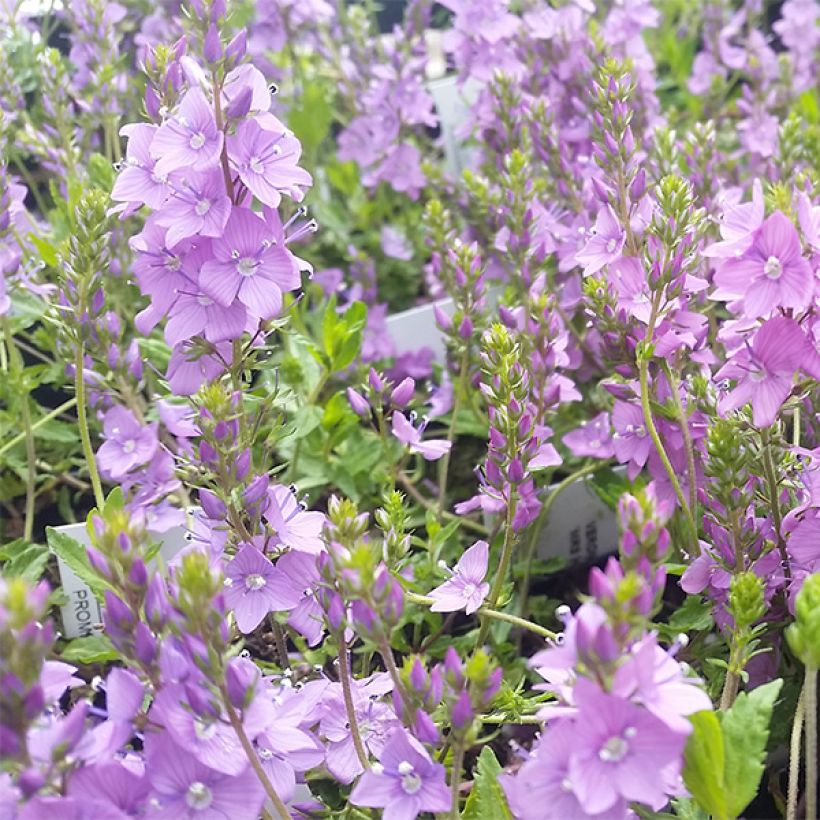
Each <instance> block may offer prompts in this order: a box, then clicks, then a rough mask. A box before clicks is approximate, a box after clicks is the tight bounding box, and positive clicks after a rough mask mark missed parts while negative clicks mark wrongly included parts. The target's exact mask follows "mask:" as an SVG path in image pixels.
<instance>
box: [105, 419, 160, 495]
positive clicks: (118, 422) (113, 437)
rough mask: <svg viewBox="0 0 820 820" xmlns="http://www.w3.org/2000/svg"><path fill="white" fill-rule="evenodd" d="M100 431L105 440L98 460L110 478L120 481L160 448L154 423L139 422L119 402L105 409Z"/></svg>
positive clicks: (148, 459)
mask: <svg viewBox="0 0 820 820" xmlns="http://www.w3.org/2000/svg"><path fill="white" fill-rule="evenodd" d="M103 433H104V435H105V439H106V440H105V441H104V442H103V444H102V445H101V446H100V449H99V450H98V451H97V463H98V464H99V465H100V470H101V471H102V472H103V474H104V475H105V476H106V478H109V479H111V480H112V481H121V480H122V479H123V478H125V476H126V475H127V474H128V472H129V471H130V470H132V469H134V467H138V466H139V465H141V464H145V463H146V462H148V461H150V460H151V459H152V458H153V457H154V455H155V453H156V452H157V448H158V447H159V440H158V439H157V426H156V424H151V425H144V424H140V423H139V422H138V421H137V419H136V417H135V416H134V414H133V413H132V412H131V411H130V410H127V409H126V408H125V407H121V406H120V405H114V407H112V408H111V409H110V410H108V412H106V414H105V416H104V417H103Z"/></svg>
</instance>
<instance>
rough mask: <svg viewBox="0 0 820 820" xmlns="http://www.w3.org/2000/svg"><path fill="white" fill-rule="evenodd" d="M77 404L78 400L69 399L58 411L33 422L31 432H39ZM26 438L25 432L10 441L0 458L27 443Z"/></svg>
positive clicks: (1, 450) (2, 449) (1, 449)
mask: <svg viewBox="0 0 820 820" xmlns="http://www.w3.org/2000/svg"><path fill="white" fill-rule="evenodd" d="M76 403H77V399H76V398H73V399H69V400H68V401H67V402H64V403H63V404H61V405H60V406H59V407H58V408H57V409H56V410H52V411H51V412H50V413H48V414H47V415H45V416H43V417H42V418H39V419H37V421H35V422H33V423H32V425H31V432H32V433H33V432H34V431H35V430H39V429H40V428H41V427H42V426H43V425H44V424H48V422H50V421H51V420H52V419H55V418H57V416H59V415H62V414H63V413H65V411H66V410H70V409H71V408H72V407H74V405H75V404H76ZM25 438H26V434H25V432H22V433H19V434H18V435H16V436H15V437H14V438H13V439H9V440H8V441H7V442H6V443H5V444H4V445H3V446H2V447H0V456H2V455H5V454H6V453H7V452H8V451H9V450H11V449H12V448H13V447H16V446H17V445H18V444H20V442H22V441H25Z"/></svg>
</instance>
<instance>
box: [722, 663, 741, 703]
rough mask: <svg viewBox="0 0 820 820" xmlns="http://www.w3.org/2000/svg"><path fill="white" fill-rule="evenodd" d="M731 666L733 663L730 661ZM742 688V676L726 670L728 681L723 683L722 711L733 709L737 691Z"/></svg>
mask: <svg viewBox="0 0 820 820" xmlns="http://www.w3.org/2000/svg"><path fill="white" fill-rule="evenodd" d="M729 663H730V664H731V661H729ZM739 688H740V675H739V674H738V673H737V672H735V671H734V670H732V669H727V670H726V680H724V682H723V692H722V693H721V695H720V709H721V711H724V712H725V711H726V710H727V709H731V707H732V704H733V703H734V702H735V698H736V697H737V690H738V689H739Z"/></svg>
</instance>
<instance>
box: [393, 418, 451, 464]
mask: <svg viewBox="0 0 820 820" xmlns="http://www.w3.org/2000/svg"><path fill="white" fill-rule="evenodd" d="M391 430H392V432H393V435H394V436H395V437H396V438H397V439H398V440H399V441H400V442H401V443H402V444H404V445H406V446H407V447H409V448H410V452H411V453H418V454H419V455H421V456H422V457H423V458H425V459H426V460H427V461H437V460H438V459H440V458H441V457H442V456H443V455H444V454H445V453H449V452H450V448H451V447H452V446H453V445H452V442H450V441H446V440H445V439H430V440H428V441H422V438H421V434H422V433H423V432H424V425H422V426H421V427H419V428H416V427H414V426H413V425H412V423H411V422H410V421H409V420H408V418H407V416H405V415H404V414H403V413H399V412H398V411H396V412H394V413H393V421H392V424H391Z"/></svg>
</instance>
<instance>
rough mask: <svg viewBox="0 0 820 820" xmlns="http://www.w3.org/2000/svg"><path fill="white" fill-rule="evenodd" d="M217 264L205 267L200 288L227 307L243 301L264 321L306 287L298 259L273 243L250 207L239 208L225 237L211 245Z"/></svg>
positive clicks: (266, 227)
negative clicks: (286, 295) (284, 296)
mask: <svg viewBox="0 0 820 820" xmlns="http://www.w3.org/2000/svg"><path fill="white" fill-rule="evenodd" d="M211 249H212V253H213V259H211V260H208V261H207V262H205V264H203V266H202V270H201V271H200V274H199V284H200V286H201V287H202V290H203V291H204V292H205V294H206V295H208V296H210V297H211V298H212V299H213V300H214V301H215V302H218V303H219V304H220V305H222V306H224V307H228V306H229V305H231V304H233V302H234V300H235V299H238V300H239V301H240V302H241V303H242V304H243V305H245V307H247V308H248V310H249V311H250V312H251V313H252V314H253V315H254V316H256V317H258V318H259V319H270V318H272V317H273V316H276V315H277V314H278V313H279V311H280V310H281V309H282V292H283V291H291V290H295V289H296V288H298V287H299V285H300V284H301V278H300V276H299V270H298V268H297V266H296V263H295V260H294V258H293V256H292V255H291V254H290V253H289V252H288V251H287V249H286V248H284V247H282V246H281V245H280V244H278V243H274V242H273V241H272V237H271V235H270V230H269V229H268V226H267V224H266V223H265V221H264V220H263V219H262V218H261V217H259V216H257V215H256V214H255V213H254V212H253V211H251V210H249V209H248V208H234V209H233V212H232V213H231V216H230V219H228V223H227V224H226V225H225V231H224V234H223V235H222V236H221V237H219V238H218V239H215V240H214V242H213V243H212V246H211Z"/></svg>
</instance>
